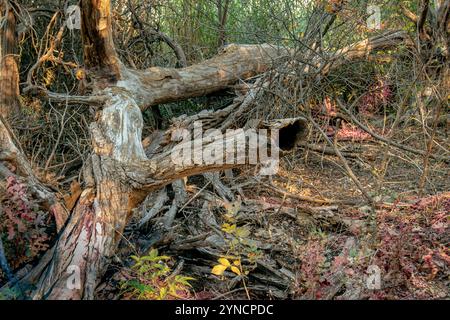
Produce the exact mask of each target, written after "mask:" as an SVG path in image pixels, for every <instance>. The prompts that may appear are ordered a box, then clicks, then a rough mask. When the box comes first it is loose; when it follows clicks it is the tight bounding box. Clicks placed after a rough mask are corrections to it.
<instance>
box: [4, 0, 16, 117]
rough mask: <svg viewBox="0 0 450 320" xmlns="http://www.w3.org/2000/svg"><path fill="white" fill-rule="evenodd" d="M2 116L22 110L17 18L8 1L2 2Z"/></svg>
mask: <svg viewBox="0 0 450 320" xmlns="http://www.w3.org/2000/svg"><path fill="white" fill-rule="evenodd" d="M2 19H4V20H3V21H4V23H2V24H0V92H1V93H2V94H1V95H0V115H2V116H3V117H9V116H12V115H14V114H17V113H18V112H19V110H20V103H19V69H18V66H17V56H16V45H17V34H16V16H15V14H14V9H13V8H12V5H11V3H10V2H9V1H7V0H0V21H1V20H2Z"/></svg>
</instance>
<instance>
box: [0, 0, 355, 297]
mask: <svg viewBox="0 0 450 320" xmlns="http://www.w3.org/2000/svg"><path fill="white" fill-rule="evenodd" d="M81 10H82V17H83V22H82V36H83V45H84V55H85V64H86V66H87V67H88V68H89V69H90V70H91V71H92V72H93V73H94V74H93V78H94V83H93V88H94V92H93V94H94V95H95V96H96V97H97V98H99V97H101V99H99V100H97V101H100V102H101V103H102V107H103V108H102V109H101V110H99V112H98V117H97V120H96V122H95V123H92V124H91V126H90V131H91V137H92V155H91V157H90V160H89V163H88V164H87V165H86V166H85V167H86V169H85V172H84V182H85V185H84V190H83V192H82V193H81V196H80V198H79V199H78V201H77V204H76V206H75V208H74V209H73V211H72V213H71V215H70V217H69V218H68V220H67V222H66V226H65V228H64V229H63V230H62V232H61V234H60V236H59V238H58V240H57V242H56V243H55V245H54V247H53V248H52V249H50V250H49V251H48V252H47V253H46V254H45V255H44V257H43V258H42V260H41V262H40V263H39V264H38V266H36V267H35V269H34V270H33V271H32V272H31V273H29V274H28V275H27V276H26V277H25V278H24V279H22V282H23V283H24V284H27V283H28V284H35V285H36V290H35V291H34V292H33V298H35V299H41V298H44V299H82V298H83V299H92V298H94V291H95V288H96V286H97V284H98V282H99V280H100V278H101V276H102V275H103V273H104V271H105V269H106V267H107V265H108V263H109V261H110V259H111V258H112V257H113V255H114V253H115V250H116V248H117V246H118V244H119V241H120V240H121V237H122V233H123V231H124V228H125V226H126V224H127V222H128V220H129V218H130V215H131V212H132V209H133V208H135V207H136V206H137V205H138V204H139V203H140V202H141V201H143V199H144V198H145V197H146V196H147V195H148V193H149V192H152V191H155V190H158V189H160V188H162V187H163V186H165V185H167V184H169V183H171V182H173V181H175V180H177V179H180V178H182V177H186V176H189V175H196V174H201V173H204V172H209V171H216V170H225V169H229V168H233V167H237V166H242V165H244V164H247V163H250V162H251V161H250V158H249V156H250V155H255V154H258V150H256V149H255V148H258V145H251V144H247V143H245V144H244V145H243V146H241V147H242V148H243V150H245V152H243V154H244V155H245V157H244V158H243V161H240V162H225V161H222V162H221V161H220V158H222V160H224V159H228V158H229V157H232V156H234V155H235V150H234V149H231V150H229V149H225V150H223V151H224V152H223V153H220V152H219V153H217V152H212V153H210V158H209V161H200V162H198V161H195V160H194V161H186V162H182V163H180V162H178V161H175V160H176V159H177V157H175V158H174V156H173V155H174V152H175V151H177V150H178V149H177V148H178V147H179V146H183V145H184V146H185V144H183V141H180V131H179V130H180V129H185V131H182V133H183V132H184V133H186V132H187V133H191V132H194V133H195V130H194V129H195V124H194V122H195V121H202V124H203V130H206V129H212V128H216V127H218V126H219V127H221V129H222V131H221V132H219V134H218V136H220V134H221V133H223V132H224V130H225V129H227V127H226V126H220V124H221V123H222V122H223V121H224V120H227V119H229V118H230V115H231V114H232V113H233V111H234V109H233V108H234V107H236V105H232V106H230V107H228V108H226V109H223V110H219V111H217V112H213V113H200V114H198V115H195V116H193V117H189V118H188V117H181V118H180V119H177V121H176V122H175V123H174V125H173V126H172V127H171V128H170V129H169V130H167V131H166V132H159V133H156V134H155V135H154V136H153V137H152V140H151V141H149V143H148V145H149V146H148V148H147V150H144V147H143V143H142V140H141V134H142V126H143V120H142V114H141V110H142V109H145V108H146V107H148V106H152V105H155V104H160V103H165V102H169V101H176V100H180V99H184V98H188V97H193V96H200V95H204V94H207V93H211V92H214V91H217V90H220V89H224V88H226V87H227V86H228V85H230V84H231V83H234V82H236V81H237V80H239V79H242V78H246V77H250V76H253V75H255V74H258V73H261V72H264V71H266V70H268V68H269V67H270V64H271V62H272V61H273V60H274V59H276V58H278V57H280V56H282V55H286V54H287V53H288V50H286V49H279V48H276V47H272V46H269V45H262V46H229V47H227V48H225V50H224V52H222V54H221V55H219V56H218V57H215V58H212V59H210V60H208V61H205V62H204V63H201V64H198V65H195V66H191V67H187V68H184V69H164V68H150V69H148V70H144V71H137V70H130V69H127V68H125V67H124V65H123V64H122V63H121V62H120V60H119V59H118V57H117V54H116V50H115V48H114V43H113V39H112V27H111V16H110V1H109V0H82V1H81ZM363 49H364V48H363ZM65 98H67V99H68V98H70V97H64V99H63V100H62V101H65ZM79 99H80V97H77V98H76V99H75V100H76V101H80V100H79ZM227 122H228V123H229V121H227ZM258 126H262V127H264V128H267V129H269V130H270V129H277V130H279V132H280V135H281V136H280V137H279V139H280V141H283V143H281V142H278V144H277V145H275V149H274V150H275V152H278V151H279V149H280V148H282V149H283V148H285V149H287V150H289V149H291V148H293V147H295V145H296V141H297V140H298V139H301V137H302V133H304V131H305V127H306V124H305V122H304V121H303V120H302V119H289V120H287V121H279V122H276V123H274V124H270V123H269V124H267V123H260V124H258ZM1 129H2V128H1V126H0V133H1V132H2V131H1ZM240 135H241V133H240V132H239V131H236V132H234V133H233V134H231V135H229V136H226V137H225V139H224V140H221V139H212V138H211V139H200V138H201V137H198V136H196V135H195V134H194V136H193V145H194V146H195V145H200V150H202V151H205V150H222V149H220V148H221V147H223V145H224V141H225V144H226V145H227V143H233V144H234V143H235V140H237V138H238V136H240ZM4 137H9V135H7V134H6V133H5V135H4ZM1 138H2V136H1V135H0V143H1V142H2V141H1ZM4 140H6V139H4ZM291 140H292V141H291ZM267 142H268V143H269V144H270V145H271V146H272V145H273V143H275V142H274V141H271V140H270V141H267ZM190 143H191V142H189V145H190ZM0 146H2V145H0ZM241 151H242V150H241ZM196 155H198V154H197V153H196V152H195V151H194V153H193V155H192V156H193V158H194V159H195V157H196ZM0 160H1V159H0ZM30 175H32V173H30Z"/></svg>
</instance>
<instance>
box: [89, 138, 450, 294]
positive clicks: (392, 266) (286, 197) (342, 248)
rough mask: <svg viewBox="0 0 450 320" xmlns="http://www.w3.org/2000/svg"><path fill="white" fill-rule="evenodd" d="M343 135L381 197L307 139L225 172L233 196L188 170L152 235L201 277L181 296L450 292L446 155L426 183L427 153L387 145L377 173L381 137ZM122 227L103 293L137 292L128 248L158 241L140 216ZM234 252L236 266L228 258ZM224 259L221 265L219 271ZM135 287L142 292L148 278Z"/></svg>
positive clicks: (355, 166) (356, 165)
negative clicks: (268, 163)
mask: <svg viewBox="0 0 450 320" xmlns="http://www.w3.org/2000/svg"><path fill="white" fill-rule="evenodd" d="M441 138H442V139H446V138H445V137H441ZM412 144H414V142H412ZM340 145H341V147H343V149H347V150H352V154H353V156H352V157H350V158H348V162H349V164H350V165H351V167H352V170H353V171H354V173H355V175H356V176H357V177H358V179H360V181H361V184H362V185H363V187H364V188H365V190H366V191H368V193H369V194H370V195H371V196H372V197H374V200H375V202H376V205H375V207H374V208H373V209H374V210H372V208H371V206H368V205H367V204H366V202H365V200H364V198H363V197H362V195H361V192H360V191H359V190H358V188H357V187H356V185H355V183H353V181H352V180H351V179H350V178H349V177H348V176H347V174H346V173H345V171H344V170H343V168H342V165H341V163H340V161H339V159H338V158H337V157H336V156H333V155H324V154H320V153H318V152H310V151H308V152H306V151H305V150H303V149H298V150H297V152H296V154H291V155H288V156H287V157H285V158H284V159H283V160H282V164H281V166H280V170H279V172H278V174H277V175H276V176H273V177H271V178H267V177H266V178H259V179H257V178H249V177H252V176H254V172H253V170H254V169H251V170H250V169H249V171H246V170H245V169H244V170H240V171H235V172H234V178H233V179H232V180H227V178H226V177H222V182H223V184H224V185H226V186H228V188H229V190H230V191H231V192H233V193H235V194H236V195H238V196H237V197H236V198H235V200H234V201H228V200H226V199H224V198H223V197H221V196H219V195H218V193H217V192H216V190H215V189H214V188H213V187H212V186H211V185H210V184H208V182H206V180H205V179H202V177H193V178H190V179H189V180H188V181H187V190H188V191H189V201H188V202H187V204H186V205H185V206H183V208H182V209H181V213H179V214H178V217H177V219H176V221H175V224H174V230H173V232H172V233H171V234H170V235H168V236H167V237H165V240H164V241H163V242H162V243H161V242H160V243H158V244H156V245H155V246H156V247H157V248H158V249H159V252H160V253H161V254H164V255H167V256H169V257H171V259H170V260H169V262H168V264H169V266H170V267H171V268H173V269H174V270H177V271H175V273H176V274H179V273H180V272H181V273H182V274H183V275H184V276H188V277H193V278H194V279H195V280H193V281H191V284H192V286H193V287H192V288H191V289H189V290H186V294H185V295H184V297H185V298H193V299H249V298H251V299H260V298H265V299H412V298H421V299H437V298H439V299H442V298H449V297H450V272H449V264H450V257H449V255H450V252H449V251H450V250H449V240H450V232H449V228H448V218H449V212H450V192H449V181H450V179H449V178H450V177H449V170H448V165H447V164H445V163H442V162H440V163H437V162H433V164H432V166H431V168H430V171H429V175H428V178H427V179H428V180H427V181H428V183H427V189H426V190H425V191H424V192H423V193H422V194H420V190H418V181H419V179H420V176H421V171H420V169H419V168H420V166H421V164H422V161H423V158H422V157H414V156H413V157H411V155H408V154H405V153H403V152H401V151H398V150H395V149H390V151H389V155H390V157H389V162H388V166H387V170H386V174H385V176H384V177H383V178H381V177H380V176H379V175H378V176H377V172H379V170H377V168H379V167H380V165H381V163H383V159H384V153H385V151H386V150H385V149H384V148H385V147H383V146H380V145H379V144H376V143H374V141H372V140H368V141H362V142H354V141H348V142H341V143H340ZM231 181H232V182H231ZM305 199H307V200H308V201H304V200H305ZM147 232H148V230H147ZM125 238H127V241H123V242H122V247H121V250H120V254H119V255H118V259H117V263H115V264H114V265H113V266H112V267H111V270H110V273H109V276H107V277H106V279H105V282H104V283H103V284H102V285H101V286H100V288H99V292H98V294H99V297H101V298H104V299H120V298H130V299H131V298H136V297H137V296H136V290H135V291H134V295H133V294H132V295H127V294H125V295H122V293H123V292H124V290H123V289H124V287H123V284H124V283H127V282H129V281H130V279H135V278H136V277H137V278H138V279H139V276H138V275H136V273H135V271H133V270H135V269H133V268H132V267H130V266H131V265H132V262H131V261H130V259H129V256H130V254H133V252H134V254H137V255H141V256H142V255H144V256H145V255H146V254H147V252H146V250H148V248H149V247H148V244H149V243H152V242H151V239H150V240H149V238H148V237H147V233H146V232H143V233H141V232H136V231H135V229H133V228H129V232H128V233H127V234H125ZM149 241H150V242H149ZM143 248H144V249H143ZM143 250H144V251H143ZM233 261H234V262H236V261H237V263H235V265H236V266H238V269H239V270H236V269H235V270H234V271H233V270H232V269H231V266H233ZM220 265H222V266H223V267H222V269H225V271H224V270H222V269H221V268H220V267H219V269H220V271H219V273H217V272H215V271H214V270H215V269H214V267H216V269H217V266H220ZM216 271H217V270H216ZM214 273H216V274H214ZM140 281H141V283H147V284H151V283H149V282H148V281H149V280H148V279H145V277H144V278H141V279H140ZM150 282H151V281H150ZM121 284H122V286H121ZM125 287H126V286H125ZM133 288H134V289H135V288H136V287H135V286H133ZM125 291H126V290H125ZM137 291H138V292H139V293H144V294H143V295H142V296H141V298H145V289H142V288H140V289H139V290H137Z"/></svg>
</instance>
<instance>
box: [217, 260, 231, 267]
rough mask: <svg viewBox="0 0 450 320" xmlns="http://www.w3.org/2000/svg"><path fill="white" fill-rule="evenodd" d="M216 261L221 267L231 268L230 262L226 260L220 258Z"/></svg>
mask: <svg viewBox="0 0 450 320" xmlns="http://www.w3.org/2000/svg"><path fill="white" fill-rule="evenodd" d="M217 261H219V263H220V264H221V265H223V266H226V267H229V266H231V263H230V261H228V259H225V258H220V259H219V260H217Z"/></svg>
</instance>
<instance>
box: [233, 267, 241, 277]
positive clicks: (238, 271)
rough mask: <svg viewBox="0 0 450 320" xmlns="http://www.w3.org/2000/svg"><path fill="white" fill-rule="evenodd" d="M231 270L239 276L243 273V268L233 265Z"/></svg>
mask: <svg viewBox="0 0 450 320" xmlns="http://www.w3.org/2000/svg"><path fill="white" fill-rule="evenodd" d="M231 271H233V272H234V273H236V274H237V275H238V276H240V275H241V270H239V268H237V267H235V266H232V267H231Z"/></svg>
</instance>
